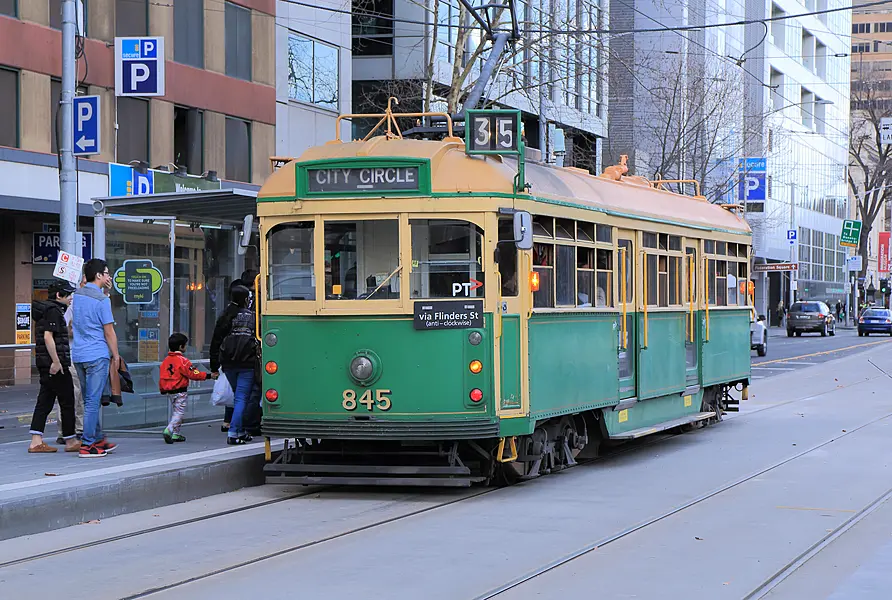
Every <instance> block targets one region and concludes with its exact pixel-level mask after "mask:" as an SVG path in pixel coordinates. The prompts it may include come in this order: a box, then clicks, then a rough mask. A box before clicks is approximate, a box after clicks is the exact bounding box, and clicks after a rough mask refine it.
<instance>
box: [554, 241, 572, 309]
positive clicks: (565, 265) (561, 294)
mask: <svg viewBox="0 0 892 600" xmlns="http://www.w3.org/2000/svg"><path fill="white" fill-rule="evenodd" d="M575 260H576V248H574V247H573V246H558V247H557V264H556V269H555V278H554V281H555V288H556V297H555V304H556V305H557V306H576V299H575V297H574V291H575V288H576V282H575V281H574V279H575V277H574V272H573V271H574V267H575V266H576V265H575V264H574V263H575Z"/></svg>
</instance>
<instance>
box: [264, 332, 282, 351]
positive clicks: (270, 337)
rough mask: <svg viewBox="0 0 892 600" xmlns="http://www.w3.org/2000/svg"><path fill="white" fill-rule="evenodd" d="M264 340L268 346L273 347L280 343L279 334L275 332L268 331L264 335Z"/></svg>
mask: <svg viewBox="0 0 892 600" xmlns="http://www.w3.org/2000/svg"><path fill="white" fill-rule="evenodd" d="M263 341H264V342H265V343H266V345H267V346H269V347H270V348H272V347H273V346H275V345H276V344H278V343H279V336H277V335H276V334H275V333H267V334H266V335H265V336H263Z"/></svg>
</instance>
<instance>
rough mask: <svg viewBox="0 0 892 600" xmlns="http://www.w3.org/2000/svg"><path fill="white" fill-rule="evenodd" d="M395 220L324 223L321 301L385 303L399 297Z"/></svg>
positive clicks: (397, 233) (397, 223)
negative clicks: (373, 301) (323, 268)
mask: <svg viewBox="0 0 892 600" xmlns="http://www.w3.org/2000/svg"><path fill="white" fill-rule="evenodd" d="M399 232H400V226H399V221H397V220H396V219H386V220H380V221H377V220H368V221H327V222H326V223H325V298H326V299H327V300H387V299H394V298H399V297H400V273H399V269H398V267H399V264H400V244H399Z"/></svg>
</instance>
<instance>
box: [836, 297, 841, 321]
mask: <svg viewBox="0 0 892 600" xmlns="http://www.w3.org/2000/svg"><path fill="white" fill-rule="evenodd" d="M841 314H842V303H841V302H840V301H839V300H837V301H836V322H837V323H839V316H840V315H841Z"/></svg>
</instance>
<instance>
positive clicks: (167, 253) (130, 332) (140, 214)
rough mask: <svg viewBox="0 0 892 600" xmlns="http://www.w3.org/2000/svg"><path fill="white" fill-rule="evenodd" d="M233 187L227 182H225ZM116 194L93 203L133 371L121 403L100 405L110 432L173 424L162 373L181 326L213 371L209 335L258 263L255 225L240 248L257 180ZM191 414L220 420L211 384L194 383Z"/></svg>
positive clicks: (99, 247) (195, 354) (196, 357)
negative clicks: (233, 291) (234, 287)
mask: <svg viewBox="0 0 892 600" xmlns="http://www.w3.org/2000/svg"><path fill="white" fill-rule="evenodd" d="M224 185H227V182H224ZM235 185H239V186H240V187H239V188H234V187H232V188H228V189H227V188H222V189H212V190H195V191H179V192H166V193H156V194H147V195H141V196H109V197H104V198H95V199H94V201H93V210H94V216H93V219H94V230H93V255H94V256H97V257H100V258H104V259H105V260H106V261H107V262H108V266H109V272H110V273H112V281H113V283H112V290H111V302H112V314H113V315H114V318H115V331H116V333H117V336H118V348H119V351H120V354H121V357H122V358H123V359H124V360H125V361H126V362H127V364H128V367H129V370H130V372H131V374H132V376H133V387H134V394H127V395H125V398H124V406H123V407H121V408H118V407H116V406H114V405H112V406H110V407H105V408H104V409H103V411H104V412H103V426H104V428H105V429H108V430H115V429H130V430H132V429H141V428H149V427H153V426H157V425H161V424H166V423H167V418H168V410H169V401H168V399H167V397H165V396H162V395H161V394H159V392H158V371H159V367H160V364H161V361H162V360H163V359H164V357H165V356H166V355H167V352H168V348H167V339H168V337H169V336H170V335H171V334H172V333H174V332H181V333H184V334H186V335H187V336H188V337H189V342H188V345H187V349H186V356H187V357H188V358H189V359H191V360H192V362H193V364H195V365H197V366H199V368H201V369H203V370H210V369H209V362H210V360H209V353H210V344H211V337H212V335H213V331H214V324H215V323H216V320H217V318H218V317H219V315H220V314H221V313H222V312H223V310H224V309H225V308H226V306H227V304H228V303H229V287H230V284H231V283H232V281H233V280H235V279H237V278H239V277H240V275H241V273H242V272H243V271H244V270H245V269H248V268H257V267H258V264H259V260H258V248H257V238H256V232H252V233H251V237H250V242H249V244H248V246H247V247H243V246H242V244H241V242H240V238H241V233H242V229H243V227H244V224H245V222H246V221H245V217H246V215H254V214H256V199H257V191H258V189H259V188H258V187H257V186H252V185H246V184H235ZM193 390H194V392H193V393H190V397H189V404H188V408H187V412H186V419H187V420H193V421H195V420H202V419H207V418H220V417H221V416H222V409H221V408H218V407H215V406H212V405H211V404H210V402H209V400H210V392H211V390H212V382H211V381H207V382H198V383H193V384H192V387H191V388H190V391H193Z"/></svg>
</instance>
